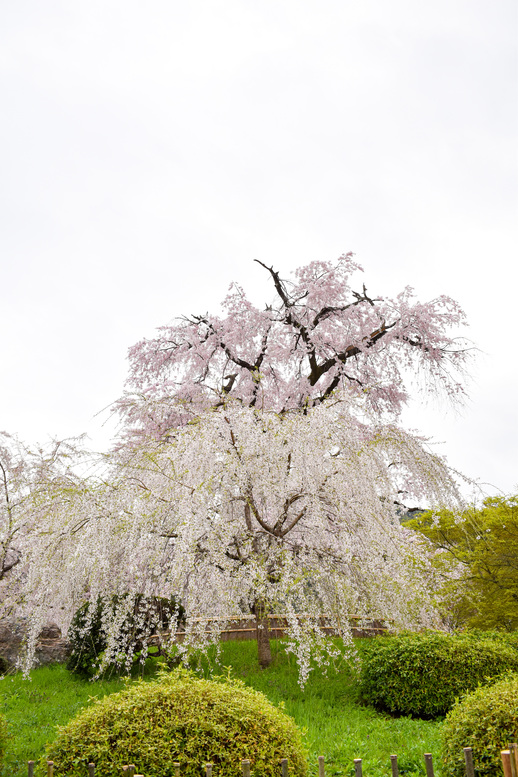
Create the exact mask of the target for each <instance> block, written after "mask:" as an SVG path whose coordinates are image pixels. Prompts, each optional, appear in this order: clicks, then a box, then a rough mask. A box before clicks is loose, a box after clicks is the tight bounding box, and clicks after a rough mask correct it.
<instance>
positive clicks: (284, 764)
mask: <svg viewBox="0 0 518 777" xmlns="http://www.w3.org/2000/svg"><path fill="white" fill-rule="evenodd" d="M281 775H282V777H288V759H287V758H281Z"/></svg>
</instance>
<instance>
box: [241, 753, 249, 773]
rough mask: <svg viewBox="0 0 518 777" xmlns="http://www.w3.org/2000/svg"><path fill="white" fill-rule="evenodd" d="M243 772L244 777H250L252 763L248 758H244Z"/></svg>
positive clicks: (242, 762) (242, 763)
mask: <svg viewBox="0 0 518 777" xmlns="http://www.w3.org/2000/svg"><path fill="white" fill-rule="evenodd" d="M241 771H242V772H243V777H250V761H249V760H248V758H243V760H242V761H241Z"/></svg>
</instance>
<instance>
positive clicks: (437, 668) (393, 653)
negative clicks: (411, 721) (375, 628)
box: [360, 632, 518, 718]
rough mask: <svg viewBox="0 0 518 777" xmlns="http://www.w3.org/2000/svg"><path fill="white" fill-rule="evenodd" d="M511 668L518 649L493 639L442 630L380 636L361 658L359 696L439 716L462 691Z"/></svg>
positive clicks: (517, 663) (385, 706) (516, 667)
mask: <svg viewBox="0 0 518 777" xmlns="http://www.w3.org/2000/svg"><path fill="white" fill-rule="evenodd" d="M510 671H511V672H513V671H517V672H518V652H517V651H516V650H514V649H513V648H512V647H510V646H509V645H506V644H504V643H503V642H502V643H501V642H498V641H496V640H494V639H493V640H491V639H490V640H475V639H468V638H465V637H457V636H455V635H452V634H443V633H437V632H432V633H424V634H403V635H399V636H394V637H377V638H376V639H374V640H373V641H372V644H370V645H368V646H367V647H366V649H365V653H364V656H363V658H362V670H361V678H360V695H361V698H362V699H363V701H364V702H366V703H368V704H372V705H373V706H374V707H378V708H379V709H382V710H386V711H388V712H392V713H399V714H403V715H413V716H416V717H421V718H436V717H440V716H442V715H445V714H446V713H447V712H448V710H449V709H451V707H452V706H453V704H454V702H455V699H456V698H457V697H458V696H460V695H461V694H464V693H466V692H467V691H471V690H473V689H474V688H476V687H477V685H479V684H487V683H488V682H491V681H492V680H495V679H496V678H497V677H498V676H499V675H501V674H504V673H505V672H510Z"/></svg>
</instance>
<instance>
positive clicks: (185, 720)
mask: <svg viewBox="0 0 518 777" xmlns="http://www.w3.org/2000/svg"><path fill="white" fill-rule="evenodd" d="M46 757H47V758H49V759H50V760H52V761H54V764H55V766H56V771H57V773H58V774H66V775H67V776H68V777H84V775H85V773H86V767H85V765H86V764H88V763H89V762H91V763H94V764H95V765H96V771H95V774H96V776H97V777H112V775H114V774H122V767H123V765H124V764H128V763H133V764H135V766H136V767H137V772H139V773H141V774H148V775H153V776H154V777H166V775H167V776H168V777H169V775H172V774H174V762H175V761H179V762H180V764H181V773H182V775H185V777H199V775H200V774H202V772H203V765H204V763H206V762H211V763H213V764H214V767H215V773H216V774H217V775H218V776H219V777H231V775H232V777H235V775H236V774H238V773H239V772H240V767H241V760H242V759H243V758H248V759H249V760H250V762H251V768H252V770H253V771H255V773H256V774H257V775H265V777H277V776H278V774H279V759H280V758H288V759H289V762H290V772H291V774H292V775H293V776H294V777H305V775H306V772H307V766H306V753H305V749H304V746H303V744H302V739H301V735H300V732H299V730H298V729H297V727H296V725H295V723H294V721H293V720H292V719H291V718H289V717H288V716H287V715H286V714H285V713H284V712H282V711H281V710H279V709H277V708H276V707H274V706H273V705H272V704H271V703H270V702H269V701H268V700H267V699H266V697H265V696H264V695H263V694H262V693H259V692H258V691H254V690H252V689H250V688H247V687H246V686H245V685H244V683H242V682H241V681H239V680H229V679H224V678H217V679H216V680H205V679H201V678H199V677H198V676H196V675H195V674H193V673H191V672H188V671H187V670H185V669H183V668H182V669H177V670H175V671H174V672H171V673H169V674H167V673H165V672H162V673H161V674H160V675H159V677H158V680H157V681H153V682H144V681H143V680H138V681H137V682H134V683H132V684H131V685H130V686H129V687H128V688H126V689H125V690H124V691H122V692H120V693H116V694H112V695H111V696H106V697H104V698H103V699H102V700H100V701H98V702H96V703H95V704H94V705H93V706H91V707H89V708H88V709H86V710H84V711H83V712H81V713H80V714H79V715H78V716H77V717H76V718H75V719H74V720H72V721H71V722H70V723H69V724H68V725H66V726H63V727H61V728H60V730H59V733H58V737H57V739H56V741H55V742H54V744H52V745H50V746H49V748H48V751H47V754H46ZM43 763H44V761H43V760H42V766H43Z"/></svg>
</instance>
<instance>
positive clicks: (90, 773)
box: [88, 764, 95, 777]
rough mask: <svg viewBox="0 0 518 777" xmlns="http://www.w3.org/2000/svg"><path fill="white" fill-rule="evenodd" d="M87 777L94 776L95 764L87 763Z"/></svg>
mask: <svg viewBox="0 0 518 777" xmlns="http://www.w3.org/2000/svg"><path fill="white" fill-rule="evenodd" d="M88 777H95V764H88Z"/></svg>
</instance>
